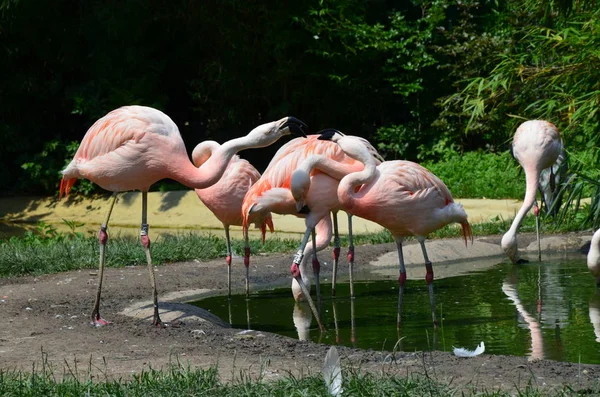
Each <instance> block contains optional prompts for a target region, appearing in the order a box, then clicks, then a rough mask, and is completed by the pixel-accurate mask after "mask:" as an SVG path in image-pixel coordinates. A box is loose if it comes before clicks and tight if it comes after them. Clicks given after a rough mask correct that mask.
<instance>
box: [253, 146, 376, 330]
mask: <svg viewBox="0 0 600 397" xmlns="http://www.w3.org/2000/svg"><path fill="white" fill-rule="evenodd" d="M317 138H318V135H310V136H308V137H307V139H304V140H299V139H294V140H292V141H290V142H288V143H287V144H286V145H284V146H282V147H281V148H280V149H279V150H278V151H277V153H276V154H275V156H274V157H273V159H272V160H271V162H270V163H269V165H268V167H267V169H266V170H265V171H264V172H263V175H262V176H261V179H260V180H259V181H258V182H257V183H255V184H254V185H253V186H252V187H251V188H250V190H249V191H248V193H247V195H246V197H245V199H244V204H243V205H242V213H243V215H244V216H245V217H249V216H250V215H251V214H255V213H260V212H263V211H270V212H274V213H278V214H290V215H296V216H298V217H302V218H305V225H306V232H305V234H304V238H303V240H302V243H301V245H300V248H299V249H298V252H297V254H296V255H295V257H294V263H293V265H292V269H291V270H292V274H293V276H294V278H293V280H292V294H293V296H294V299H296V300H303V299H306V300H307V301H308V302H309V304H310V305H311V309H313V312H314V313H315V317H317V321H318V322H319V326H320V327H321V328H323V327H322V324H321V323H320V319H319V317H318V313H317V310H316V306H315V305H314V302H312V299H311V298H310V284H311V281H310V278H309V277H308V274H307V273H308V272H307V271H306V258H307V256H306V254H307V253H308V252H309V251H310V248H309V247H308V246H307V244H308V240H309V238H310V237H311V235H312V236H313V250H312V251H313V256H312V258H313V261H312V265H313V274H314V275H315V284H316V286H317V298H319V296H320V293H319V292H320V291H319V271H320V263H319V261H318V259H317V256H316V252H317V251H318V250H320V249H323V248H325V247H327V245H328V244H329V241H330V240H331V234H332V232H331V228H332V222H331V217H330V215H329V213H330V212H333V213H334V222H333V228H334V234H335V236H336V237H335V243H336V247H335V248H334V266H335V263H336V262H337V259H338V257H339V251H340V249H339V238H338V233H337V219H336V218H335V213H336V212H337V211H338V209H339V208H338V207H339V203H338V201H337V195H336V191H337V184H338V182H339V179H341V178H342V177H343V176H344V175H346V174H347V173H349V172H353V171H357V170H360V169H362V168H363V165H362V164H361V163H360V162H358V161H356V160H355V159H353V158H350V157H348V156H346V155H345V154H344V152H343V151H342V150H341V149H340V148H339V146H337V145H335V144H333V143H332V142H326V141H322V140H318V139H317ZM372 150H375V149H374V148H373V149H372ZM316 154H318V155H321V156H324V157H327V158H329V159H331V160H332V161H334V164H336V165H337V166H338V168H337V169H336V170H337V173H335V174H334V173H333V172H332V173H331V175H333V177H332V176H331V175H325V174H323V173H321V172H320V171H319V170H318V169H317V170H315V171H314V172H312V173H311V177H312V178H314V180H313V186H312V188H311V191H310V192H308V194H307V196H308V199H307V204H308V206H307V208H308V207H310V211H307V210H306V209H303V208H302V207H303V205H300V206H298V207H297V205H296V202H295V201H294V198H293V197H292V193H291V192H290V184H291V178H292V173H293V172H294V171H295V170H296V169H297V168H298V166H299V164H300V163H301V162H302V161H304V160H306V159H310V158H312V156H313V155H316ZM336 178H338V179H336ZM299 209H300V211H298V210H299ZM334 273H335V272H334Z"/></svg>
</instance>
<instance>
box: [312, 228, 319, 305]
mask: <svg viewBox="0 0 600 397" xmlns="http://www.w3.org/2000/svg"><path fill="white" fill-rule="evenodd" d="M311 235H312V245H313V251H312V267H313V274H314V275H315V289H316V290H317V307H318V308H319V312H320V311H321V284H320V277H319V276H320V274H321V264H320V263H319V259H318V258H317V234H316V232H315V229H312V233H311Z"/></svg>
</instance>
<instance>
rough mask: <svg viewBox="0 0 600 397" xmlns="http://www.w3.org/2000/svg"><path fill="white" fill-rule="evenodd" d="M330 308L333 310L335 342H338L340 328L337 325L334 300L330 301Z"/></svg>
mask: <svg viewBox="0 0 600 397" xmlns="http://www.w3.org/2000/svg"><path fill="white" fill-rule="evenodd" d="M331 309H332V311H333V325H334V327H335V343H340V328H339V326H338V317H337V308H336V302H335V300H332V301H331Z"/></svg>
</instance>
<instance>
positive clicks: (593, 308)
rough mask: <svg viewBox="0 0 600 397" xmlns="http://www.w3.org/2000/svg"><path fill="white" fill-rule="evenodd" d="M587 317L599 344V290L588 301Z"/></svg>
mask: <svg viewBox="0 0 600 397" xmlns="http://www.w3.org/2000/svg"><path fill="white" fill-rule="evenodd" d="M589 315H590V322H591V323H592V327H594V335H596V342H600V289H598V290H596V292H595V294H594V295H592V299H590V306H589Z"/></svg>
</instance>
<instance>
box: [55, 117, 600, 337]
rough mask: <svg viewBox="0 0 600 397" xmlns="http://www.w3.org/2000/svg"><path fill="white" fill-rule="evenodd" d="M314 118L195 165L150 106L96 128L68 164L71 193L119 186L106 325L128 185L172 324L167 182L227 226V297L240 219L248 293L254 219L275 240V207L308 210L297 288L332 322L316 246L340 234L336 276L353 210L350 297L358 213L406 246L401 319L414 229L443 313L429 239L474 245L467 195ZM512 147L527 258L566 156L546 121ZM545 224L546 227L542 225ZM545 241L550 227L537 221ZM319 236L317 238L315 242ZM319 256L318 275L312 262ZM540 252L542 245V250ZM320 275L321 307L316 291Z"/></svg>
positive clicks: (64, 187) (599, 268) (597, 268)
mask: <svg viewBox="0 0 600 397" xmlns="http://www.w3.org/2000/svg"><path fill="white" fill-rule="evenodd" d="M307 132H308V127H307V125H306V124H305V123H304V122H302V121H300V120H298V119H296V118H294V117H284V118H282V119H280V120H277V121H272V122H269V123H265V124H262V125H259V126H257V127H255V128H254V129H252V130H251V131H250V132H249V133H248V134H247V135H245V136H242V137H239V138H235V139H232V140H229V141H227V142H225V143H223V144H219V143H217V142H214V141H204V142H201V143H199V144H198V145H197V146H196V147H195V148H194V150H193V152H192V156H191V157H192V160H191V161H190V159H189V157H188V155H187V151H186V148H185V145H184V143H183V140H182V139H181V135H180V133H179V130H178V128H177V126H176V125H175V123H174V122H173V121H172V120H171V118H169V116H167V115H166V114H165V113H163V112H161V111H159V110H157V109H153V108H150V107H145V106H124V107H121V108H118V109H116V110H113V111H111V112H109V113H108V114H107V115H105V116H104V117H102V118H100V119H99V120H98V121H96V122H95V123H94V124H93V125H92V126H91V127H90V128H89V130H88V131H87V133H86V134H85V136H84V137H83V140H82V142H81V144H80V146H79V149H78V150H77V153H76V154H75V156H74V158H73V160H72V161H71V162H70V163H69V165H68V166H67V167H66V168H65V169H64V170H63V171H62V174H63V178H62V181H61V183H60V196H61V197H62V196H63V195H68V194H69V191H70V190H71V187H72V186H73V184H74V183H75V181H76V179H78V178H85V179H88V180H90V181H92V182H94V183H96V184H98V185H99V186H100V187H102V188H104V189H106V190H108V191H110V192H113V194H112V196H111V198H110V200H109V202H108V206H107V212H106V217H105V219H104V222H103V223H102V225H101V226H100V230H99V233H98V241H99V246H100V254H99V264H98V270H99V271H98V287H97V291H96V297H95V301H94V304H93V306H92V311H91V314H90V317H91V323H92V324H93V325H95V326H104V325H107V324H110V321H108V320H105V319H103V318H102V316H101V315H100V301H101V292H102V279H103V272H104V261H105V259H104V258H105V251H106V245H107V241H108V232H107V230H108V223H109V220H110V216H111V213H112V210H113V207H114V205H115V202H116V200H117V197H118V193H120V192H125V191H129V190H140V191H141V192H142V214H141V228H140V242H141V244H142V246H143V249H144V251H145V254H146V259H147V266H148V272H149V275H150V281H151V287H152V301H153V319H152V324H153V325H155V326H160V325H163V322H162V321H161V319H160V317H159V310H158V307H159V306H158V291H157V286H156V279H155V276H154V270H153V265H152V257H151V250H150V237H149V226H148V216H147V215H148V214H147V212H148V211H147V201H148V191H149V189H150V187H151V186H152V185H153V184H154V183H156V182H157V181H159V180H161V179H164V178H171V179H173V180H176V181H178V182H180V183H182V184H183V185H185V186H187V187H190V188H192V189H195V192H196V194H197V195H198V198H199V199H200V200H201V201H202V202H203V203H204V205H205V206H206V207H207V208H208V209H209V210H210V211H211V212H213V214H214V215H215V217H216V218H217V219H218V220H219V221H220V222H221V223H222V224H223V228H224V231H225V238H226V244H227V253H226V260H225V261H226V264H227V269H228V270H227V274H228V277H227V280H228V283H227V284H228V295H229V296H230V295H231V288H232V286H231V284H232V283H231V263H232V257H233V253H232V249H231V241H230V230H229V229H230V226H232V225H236V226H242V230H243V234H244V241H245V246H244V265H245V268H246V277H245V286H246V295H247V297H248V296H249V289H250V280H249V272H248V268H249V264H250V246H249V243H248V232H249V227H250V225H251V224H254V225H255V226H256V227H257V228H258V229H260V231H261V233H262V239H263V242H264V240H265V235H266V230H267V228H268V229H269V230H270V231H271V232H273V230H274V226H273V220H272V215H271V214H272V213H276V214H283V215H293V216H296V217H299V218H303V219H304V221H305V226H306V231H305V233H304V236H303V238H302V240H301V243H300V245H299V247H298V250H297V253H296V254H295V255H294V257H293V259H292V264H291V267H290V271H291V274H292V296H293V298H294V299H295V300H296V301H306V302H307V304H308V305H309V307H310V309H311V311H312V314H313V316H314V317H315V319H316V320H317V323H318V325H319V328H320V329H321V330H322V331H324V330H325V326H324V324H323V323H322V321H321V317H320V305H321V294H320V276H319V275H320V262H319V259H318V256H317V253H318V252H319V251H320V250H322V249H324V248H326V247H327V246H329V244H330V243H331V239H332V236H333V237H334V249H333V264H334V268H333V272H332V276H333V281H332V282H333V284H332V295H335V282H336V281H335V280H336V279H335V276H336V274H337V264H338V262H339V258H340V244H339V241H340V240H339V233H338V222H337V214H338V212H339V211H344V212H346V213H347V215H348V224H349V225H348V226H349V236H348V238H349V247H348V264H349V274H350V287H351V290H350V291H351V292H350V294H351V295H352V296H353V287H352V280H353V276H352V265H353V262H354V259H355V258H354V246H353V240H352V217H354V216H358V217H361V218H364V219H368V220H370V221H373V222H375V223H378V224H379V225H381V226H382V227H384V228H385V229H387V230H389V231H390V232H391V234H392V236H393V238H394V240H395V242H396V249H397V254H398V269H399V272H398V285H399V288H398V317H397V322H398V327H400V326H401V323H402V321H401V320H402V304H403V293H404V289H405V286H406V268H405V264H404V257H403V252H402V247H403V242H404V240H405V239H406V238H407V237H410V236H412V237H415V238H416V240H417V241H418V243H419V244H420V246H421V250H422V253H423V261H424V265H425V280H426V283H427V285H428V292H429V300H430V305H431V315H432V320H433V324H434V326H435V327H437V324H438V321H437V314H436V305H435V297H434V292H433V279H434V273H433V266H432V263H431V261H430V260H429V257H428V254H427V249H426V247H425V240H426V237H427V235H428V234H430V233H432V232H434V231H435V230H437V229H440V228H442V227H444V226H445V225H447V224H450V223H458V224H459V225H460V227H461V228H462V233H463V237H464V242H465V245H467V242H468V241H471V242H472V241H473V234H472V230H471V225H470V224H469V222H468V216H467V213H466V212H465V210H464V208H463V206H462V205H461V204H459V203H456V202H455V201H454V199H453V197H452V195H451V193H450V191H449V189H448V188H447V187H446V185H445V184H444V182H443V181H442V180H440V179H439V178H438V177H437V176H436V175H434V174H433V173H431V172H430V171H429V170H427V169H426V168H424V167H422V166H420V165H419V164H416V163H414V162H410V161H404V160H394V161H384V159H383V158H382V157H381V156H380V155H379V153H378V152H377V150H376V149H375V148H374V147H373V146H372V145H371V144H370V143H369V142H368V141H367V140H365V139H363V138H360V137H356V136H351V135H346V134H344V133H342V132H341V131H338V130H335V129H327V130H323V131H321V132H320V133H317V134H313V135H308V136H307ZM290 134H294V135H299V136H300V137H298V138H295V139H292V140H290V141H289V142H287V143H286V144H284V145H283V146H282V147H281V148H280V149H279V150H278V151H277V153H276V154H275V156H274V157H273V159H272V160H271V162H270V163H269V165H268V166H267V168H266V169H265V170H264V172H263V173H262V175H261V173H260V172H259V171H258V170H257V169H256V168H254V167H253V166H252V165H251V164H250V163H249V162H248V161H246V160H243V159H240V158H239V157H238V156H237V155H236V153H237V152H239V151H241V150H244V149H251V148H260V147H265V146H268V145H272V144H274V143H275V142H277V141H278V140H279V139H280V138H282V137H284V136H286V135H290ZM512 147H513V154H514V157H515V158H516V159H517V161H518V162H519V164H520V165H521V166H522V167H523V169H524V171H525V177H526V193H525V199H524V201H523V205H522V207H521V209H520V210H519V212H518V213H517V215H516V216H515V218H514V221H513V222H512V225H511V226H510V229H509V230H508V231H507V232H506V234H504V236H503V237H502V241H501V246H502V248H503V250H504V252H505V253H506V256H507V257H508V259H509V260H510V261H511V262H512V263H513V264H514V265H517V264H519V263H521V262H523V260H522V259H520V258H519V255H518V250H517V230H518V228H519V225H520V223H521V222H522V220H523V218H524V217H525V215H526V214H527V212H528V211H529V210H530V209H531V208H532V207H533V208H534V214H535V215H536V219H537V218H538V216H539V208H538V205H537V201H536V191H537V188H538V185H539V182H540V175H542V172H545V171H544V170H545V169H550V171H549V172H550V176H549V177H548V178H547V179H550V180H553V178H554V175H553V174H552V170H553V168H552V167H553V165H554V164H555V163H556V162H557V159H558V158H559V155H561V153H563V144H562V141H561V137H560V133H559V132H558V129H557V128H556V127H555V126H554V125H553V124H551V123H549V122H547V121H542V120H531V121H527V122H524V123H523V124H521V125H520V126H519V127H518V129H517V130H516V133H515V136H514V140H513V146H512ZM538 224H539V223H538ZM537 231H538V234H537V238H538V247H539V246H540V245H539V226H538V228H537ZM309 240H311V243H310V244H309ZM309 257H310V258H311V264H312V277H311V275H310V273H311V272H310V271H309V270H308V264H307V262H308V258H309ZM538 258H541V250H540V252H539V253H538ZM588 267H589V270H590V271H591V273H592V274H593V275H594V277H595V279H596V282H597V283H598V285H599V286H600V232H599V231H597V232H596V233H595V234H594V237H593V239H592V244H591V249H590V252H589V254H588ZM313 282H314V285H315V290H316V297H317V304H315V303H314V301H313V299H312V297H311V286H312V284H313Z"/></svg>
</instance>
